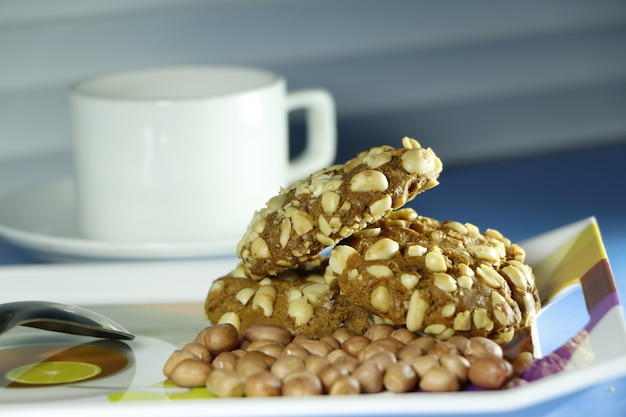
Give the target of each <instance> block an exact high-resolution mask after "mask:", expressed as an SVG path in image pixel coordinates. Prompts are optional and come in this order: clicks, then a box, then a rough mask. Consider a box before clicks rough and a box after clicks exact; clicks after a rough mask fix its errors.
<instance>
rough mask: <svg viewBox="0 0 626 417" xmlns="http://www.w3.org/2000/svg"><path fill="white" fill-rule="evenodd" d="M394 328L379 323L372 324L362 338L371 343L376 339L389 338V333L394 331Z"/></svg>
mask: <svg viewBox="0 0 626 417" xmlns="http://www.w3.org/2000/svg"><path fill="white" fill-rule="evenodd" d="M394 329H395V327H393V326H390V325H388V324H384V323H380V324H374V325H373V326H371V327H370V328H369V329H367V331H366V332H365V333H364V334H363V336H365V337H367V338H368V339H369V340H371V341H372V342H373V341H374V340H378V339H385V338H388V337H390V336H391V333H392V332H393V331H394Z"/></svg>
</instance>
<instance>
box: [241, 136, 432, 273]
mask: <svg viewBox="0 0 626 417" xmlns="http://www.w3.org/2000/svg"><path fill="white" fill-rule="evenodd" d="M402 145H403V147H402V148H399V149H398V148H392V147H390V146H381V147H375V148H372V149H370V150H368V151H364V152H361V153H360V154H359V155H357V157H356V158H354V159H352V160H350V161H348V162H346V163H345V164H344V165H335V166H332V167H329V168H326V169H323V170H320V171H317V172H315V173H313V174H312V175H311V176H309V177H308V178H306V179H303V180H300V181H298V182H296V183H295V184H294V185H292V186H291V187H289V188H286V189H282V190H280V192H279V194H278V195H277V196H275V197H273V198H272V199H270V200H269V202H268V203H267V205H266V207H264V208H263V209H261V210H260V211H258V212H256V213H255V215H254V216H253V219H252V221H251V223H250V225H249V226H248V230H247V231H246V233H245V234H244V236H243V238H242V239H241V241H240V242H239V244H238V246H237V253H238V255H239V257H240V259H241V260H242V262H243V267H244V268H245V270H246V273H247V275H248V276H249V277H251V278H253V279H261V278H263V277H266V276H268V275H276V274H278V273H279V272H281V271H284V270H287V269H292V268H295V267H297V266H298V265H300V264H301V263H303V262H306V261H307V260H309V259H311V258H313V257H315V256H316V255H318V254H319V253H320V252H321V251H322V250H324V249H325V248H327V247H330V246H332V245H334V244H335V243H337V242H338V241H339V240H341V239H343V238H346V237H348V236H351V235H352V234H353V233H354V232H356V231H358V230H361V229H363V228H365V227H366V226H367V225H368V224H371V223H372V222H375V221H377V220H379V219H381V218H382V217H384V216H385V215H387V214H388V213H390V212H391V211H392V210H395V209H398V208H400V207H402V206H403V205H404V204H406V203H407V202H408V201H411V200H412V199H413V198H415V196H416V195H417V194H419V193H421V192H423V191H425V190H428V189H430V188H432V187H435V186H436V185H437V184H438V182H437V178H438V176H439V173H440V172H441V170H442V164H441V161H440V160H439V158H438V157H437V156H436V155H435V153H434V152H433V151H432V150H431V149H430V148H422V147H421V146H420V144H419V142H417V141H416V140H415V139H410V138H404V139H403V140H402Z"/></svg>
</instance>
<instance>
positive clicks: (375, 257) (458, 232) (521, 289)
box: [325, 209, 540, 344]
mask: <svg viewBox="0 0 626 417" xmlns="http://www.w3.org/2000/svg"><path fill="white" fill-rule="evenodd" d="M524 257H525V253H524V251H523V249H522V248H521V247H519V246H518V245H516V244H511V242H510V241H509V240H508V239H506V238H505V237H503V236H502V235H501V234H500V233H499V232H497V231H495V230H486V231H485V232H484V233H482V234H481V233H480V232H479V230H478V228H477V227H476V226H474V225H471V224H468V223H465V224H461V223H459V222H454V221H445V222H439V221H437V220H435V219H431V218H428V217H422V216H418V215H417V213H416V212H415V211H414V210H412V209H401V210H397V211H395V212H393V213H391V214H390V215H388V216H387V217H385V218H384V219H382V220H380V221H378V222H377V223H374V224H372V225H370V226H369V227H368V228H366V229H364V230H362V231H360V232H357V233H355V234H354V235H353V236H352V237H350V238H348V239H345V240H343V241H342V242H340V244H339V245H337V246H336V247H335V248H334V249H333V250H332V251H331V254H330V264H329V267H328V268H327V271H326V274H325V278H326V280H327V282H328V283H329V284H331V285H332V284H334V282H335V280H336V282H338V284H339V287H340V288H341V290H342V293H343V294H344V295H345V296H346V297H347V298H348V299H349V300H350V302H352V303H353V304H355V305H357V306H360V307H363V308H365V309H367V310H369V311H370V312H372V313H373V314H376V315H378V316H380V317H382V318H383V320H385V321H386V322H389V323H391V324H395V325H406V327H407V328H408V329H409V330H411V331H415V332H422V333H428V334H433V335H435V336H437V337H439V338H441V339H447V338H449V337H451V336H452V335H454V334H461V335H465V336H485V337H489V338H491V339H493V340H495V341H497V342H498V343H500V344H504V343H507V342H508V341H510V340H511V339H512V337H513V335H514V334H515V332H516V331H517V330H518V329H520V328H524V327H528V326H530V324H531V323H532V322H533V321H534V319H535V316H536V313H537V311H538V310H539V306H540V303H539V297H538V293H537V288H536V286H535V281H534V277H533V275H532V271H531V269H530V267H528V266H527V265H525V264H524Z"/></svg>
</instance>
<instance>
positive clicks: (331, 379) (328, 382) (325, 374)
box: [317, 365, 348, 392]
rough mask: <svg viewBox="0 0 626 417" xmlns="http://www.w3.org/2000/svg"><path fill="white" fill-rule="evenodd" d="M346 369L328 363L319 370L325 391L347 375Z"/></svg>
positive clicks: (318, 373)
mask: <svg viewBox="0 0 626 417" xmlns="http://www.w3.org/2000/svg"><path fill="white" fill-rule="evenodd" d="M347 374H348V371H347V370H346V369H339V368H338V367H336V366H333V365H327V366H325V367H323V368H322V369H320V370H319V372H317V375H318V376H319V378H320V381H321V383H322V386H323V387H324V391H326V392H328V391H329V390H330V388H331V387H332V386H333V385H334V384H335V382H336V381H337V380H338V379H339V378H340V377H341V376H343V375H347Z"/></svg>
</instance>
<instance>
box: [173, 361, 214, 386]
mask: <svg viewBox="0 0 626 417" xmlns="http://www.w3.org/2000/svg"><path fill="white" fill-rule="evenodd" d="M212 370H213V366H212V365H211V364H210V363H207V362H205V361H203V360H202V359H198V358H195V359H184V360H182V361H181V362H180V363H179V364H178V365H176V367H175V368H174V370H173V371H172V373H171V375H170V377H169V378H170V379H171V380H172V382H173V383H175V384H176V385H178V386H180V387H187V388H196V387H202V386H204V384H205V382H206V379H207V377H208V376H209V374H210V373H211V371H212Z"/></svg>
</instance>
